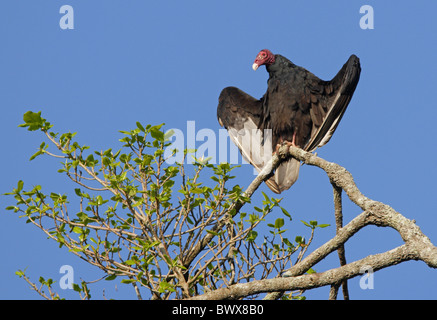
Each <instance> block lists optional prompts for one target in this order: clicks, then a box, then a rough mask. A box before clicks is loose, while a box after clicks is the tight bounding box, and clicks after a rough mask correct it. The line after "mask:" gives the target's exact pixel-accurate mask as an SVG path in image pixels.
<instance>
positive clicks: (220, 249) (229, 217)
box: [6, 111, 437, 299]
mask: <svg viewBox="0 0 437 320" xmlns="http://www.w3.org/2000/svg"><path fill="white" fill-rule="evenodd" d="M23 119H24V122H25V123H24V124H22V125H20V126H21V127H26V128H28V130H29V131H41V132H42V133H44V135H45V137H46V139H47V142H42V143H41V145H40V146H39V150H38V151H37V152H36V153H35V154H34V155H32V157H31V158H30V159H31V160H32V159H34V158H35V157H38V156H40V155H48V156H50V157H55V158H59V159H62V161H63V162H62V167H61V168H60V169H59V170H58V171H59V172H60V173H61V174H64V175H65V176H67V177H68V178H69V179H70V180H71V181H72V182H73V183H74V184H76V185H77V188H75V194H74V195H73V196H75V197H76V198H77V200H76V201H74V200H71V198H72V197H71V195H66V194H59V193H56V192H51V193H44V192H43V190H42V187H41V186H39V185H37V186H35V187H33V188H32V189H31V190H27V191H25V190H24V183H23V181H19V182H18V184H17V187H16V188H14V189H13V191H12V192H10V193H7V195H10V196H13V197H14V198H15V201H16V204H15V205H13V206H9V207H7V208H6V209H8V210H12V211H14V212H16V213H20V214H22V216H23V217H25V218H26V219H27V222H29V223H32V224H34V225H35V226H37V227H38V228H40V229H41V230H42V231H43V232H44V233H45V234H46V235H47V236H48V237H49V238H50V239H52V240H54V241H56V242H58V243H59V245H60V246H61V247H65V248H68V249H69V250H70V251H71V252H72V253H73V254H75V255H77V256H78V257H79V258H81V259H83V260H85V261H86V262H88V263H89V264H91V265H93V266H95V267H97V268H100V269H101V270H102V272H103V273H104V277H103V279H105V280H112V281H115V280H118V281H121V282H122V283H125V284H128V285H131V286H132V287H133V292H135V294H136V297H137V298H138V299H143V298H147V299H240V298H258V297H263V298H265V299H278V298H283V299H290V298H296V299H300V298H304V296H303V295H302V294H303V292H304V291H305V290H309V289H312V288H315V287H320V286H326V285H329V286H331V293H330V298H332V299H334V298H336V296H337V291H338V288H339V286H340V285H341V284H343V294H344V295H345V298H347V297H348V293H347V286H346V284H347V283H346V280H347V279H349V278H352V277H355V276H358V275H361V272H362V267H363V266H367V267H369V268H371V269H373V271H377V270H379V269H382V268H385V267H388V266H391V265H394V264H397V263H400V262H403V261H407V260H412V259H414V260H423V261H424V262H426V263H427V264H428V265H429V266H430V267H433V268H435V267H436V266H437V248H436V247H434V246H433V245H432V244H431V242H430V241H429V239H428V238H427V237H426V236H425V235H423V234H422V232H421V231H420V229H419V228H418V227H417V226H416V225H415V224H414V221H410V220H408V219H406V218H405V217H403V216H402V215H401V214H399V213H397V212H396V211H395V210H393V209H392V208H391V207H389V206H387V205H385V204H382V203H380V202H376V201H373V200H370V199H368V198H366V197H365V196H364V195H362V194H361V192H360V191H359V190H358V188H357V187H356V185H355V183H354V181H353V178H352V176H351V175H350V173H349V172H348V171H346V170H345V169H344V168H342V167H340V166H339V165H337V164H334V163H330V162H327V161H326V160H323V159H321V158H319V157H317V156H316V155H314V154H311V153H307V152H305V151H303V150H301V149H298V148H295V147H288V146H285V145H284V146H282V147H281V148H280V149H279V152H278V154H277V155H275V156H273V158H272V160H271V166H266V168H265V169H264V170H263V171H262V172H261V173H260V174H259V175H258V176H257V177H256V178H255V180H254V181H253V182H252V183H251V184H250V185H249V187H248V188H247V189H246V190H245V191H243V189H242V188H241V187H240V186H239V185H231V186H230V184H232V179H233V178H234V177H233V176H232V175H231V174H232V173H233V170H235V167H236V166H231V165H230V164H227V163H222V164H219V165H212V164H210V163H208V161H207V159H195V161H194V163H193V166H188V167H187V166H186V165H184V162H185V161H181V162H180V163H175V164H172V165H169V164H167V163H166V159H165V158H164V154H165V152H164V151H165V149H166V148H169V147H170V145H171V143H170V142H169V140H168V138H169V137H170V135H171V133H167V134H166V133H164V131H163V130H162V125H157V126H151V125H147V126H143V125H141V124H140V123H138V122H137V124H136V125H137V128H135V129H133V130H131V131H121V133H122V134H123V135H124V137H123V138H122V139H120V142H122V143H123V145H122V148H121V149H119V150H117V151H113V150H112V149H108V150H105V151H94V152H90V151H89V147H88V146H83V145H80V144H79V143H78V142H76V141H74V137H75V133H64V134H59V133H55V132H53V131H52V127H53V126H52V125H51V124H50V123H49V122H48V121H47V120H46V119H44V118H42V117H41V112H38V113H34V112H31V111H29V112H27V113H25V114H24V116H23ZM50 145H51V146H52V147H53V146H55V147H56V151H52V150H51V149H50V150H49V146H50ZM173 152H176V150H174V151H173ZM188 156H190V152H189V151H188V150H185V152H184V160H185V157H188ZM290 156H292V157H294V158H296V159H298V160H300V161H302V162H304V163H305V164H308V165H312V166H317V167H319V168H321V169H322V170H323V171H324V172H325V173H326V174H327V175H328V177H329V179H330V181H331V183H332V185H333V189H334V203H335V208H336V210H335V213H336V217H337V221H336V222H337V235H336V236H335V237H334V238H332V239H331V240H329V241H328V242H326V243H325V244H324V245H322V246H321V247H319V248H317V249H316V250H314V251H313V252H311V253H310V254H308V255H307V256H305V254H306V253H307V250H308V248H309V245H310V244H311V242H312V240H313V238H314V236H315V232H316V230H317V229H318V228H324V227H327V226H328V225H326V224H319V223H318V222H317V221H309V222H303V223H304V224H305V225H306V226H308V227H309V229H308V230H309V237H308V240H305V237H303V236H295V237H293V239H292V238H291V237H290V235H289V232H288V231H287V226H289V224H290V223H291V215H290V214H289V213H288V211H287V210H286V209H285V208H283V207H282V206H281V199H276V198H271V197H269V196H268V195H266V194H264V193H263V194H262V200H261V199H257V198H256V197H254V196H253V195H254V192H255V191H256V189H257V188H258V186H259V185H260V184H261V183H262V182H263V181H264V180H265V179H267V178H268V177H270V175H271V174H272V171H273V170H274V169H275V168H276V167H277V166H278V165H279V163H280V162H281V161H284V160H286V159H287V158H288V157H290ZM342 191H344V192H345V193H346V194H347V196H348V197H349V198H350V199H351V200H352V201H353V202H354V203H355V204H356V205H357V206H359V207H360V208H361V209H362V210H363V213H361V214H360V215H358V216H357V217H356V218H355V219H353V220H352V221H351V222H350V223H348V224H347V225H346V226H344V227H343V226H342V219H341V211H342V207H341V194H342ZM258 198H259V197H258ZM257 201H258V202H260V204H259V205H258V204H257ZM75 205H76V206H77V208H76V209H75V210H74V209H72V208H71V207H74V206H75ZM243 209H244V211H243ZM273 210H280V212H281V214H283V217H281V218H277V219H276V220H275V221H270V219H269V217H268V215H269V214H270V213H271V212H272V211H273ZM370 224H373V225H377V226H384V227H392V228H394V229H395V230H397V231H398V232H399V233H400V235H401V236H402V239H403V240H404V242H405V243H404V245H402V246H400V247H398V248H395V249H393V250H390V251H388V252H385V253H382V254H379V255H374V256H369V257H366V258H364V259H362V260H359V261H355V262H352V263H346V260H345V258H344V249H343V248H342V246H343V245H344V243H345V242H346V241H347V240H348V239H349V238H350V237H352V236H353V235H354V234H355V233H356V232H357V231H358V230H359V229H360V228H363V227H364V226H367V225H370ZM263 225H264V226H267V228H268V229H269V230H268V231H269V232H268V233H265V234H263V233H262V232H261V231H260V230H261V228H260V227H261V226H263ZM335 250H338V252H339V256H340V261H341V266H340V267H339V268H333V269H331V270H328V271H325V272H323V273H316V272H315V271H314V270H313V269H312V267H313V266H314V265H315V264H316V263H317V262H319V261H320V260H322V259H324V258H325V257H326V256H327V255H328V254H330V253H331V252H333V251H335ZM17 275H19V276H20V277H23V278H24V279H25V280H26V281H27V282H29V283H30V284H31V286H32V288H33V289H34V290H36V291H37V292H38V293H39V294H40V295H42V296H43V297H44V298H46V299H59V298H60V296H59V295H58V294H57V293H55V292H54V291H53V288H52V284H53V280H52V279H48V280H45V279H44V278H42V277H40V279H39V282H40V286H39V287H38V286H37V285H36V284H35V283H33V282H32V281H31V280H30V279H29V278H28V277H27V276H26V274H25V272H24V271H21V270H20V271H18V272H17ZM272 276H274V278H272ZM44 288H47V289H44ZM74 289H75V290H76V291H77V292H78V293H79V294H80V297H81V298H83V299H89V298H91V292H90V288H89V284H88V283H87V282H85V281H82V283H81V284H80V285H79V284H74ZM44 290H48V294H47V293H46V292H45V291H44ZM264 293H268V294H267V295H264V296H260V294H264Z"/></svg>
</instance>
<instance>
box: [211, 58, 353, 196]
mask: <svg viewBox="0 0 437 320" xmlns="http://www.w3.org/2000/svg"><path fill="white" fill-rule="evenodd" d="M262 65H265V66H266V70H267V72H268V73H269V79H268V80H267V85H268V87H267V92H266V93H265V94H264V96H263V97H262V98H261V99H259V100H257V99H255V98H253V97H252V96H250V95H249V94H247V93H245V92H243V91H241V90H240V89H238V88H235V87H227V88H225V89H223V90H222V92H221V93H220V96H219V104H218V107H217V118H218V121H219V124H220V125H221V126H224V127H225V128H226V129H227V130H228V133H229V136H230V138H231V139H232V141H233V142H234V143H235V144H236V145H237V146H238V148H239V149H240V152H241V153H242V155H243V157H244V158H245V159H246V160H247V161H248V162H250V163H251V164H252V165H253V166H254V167H255V168H256V169H257V170H258V171H261V170H262V168H263V167H264V165H265V164H266V163H267V160H268V158H266V156H268V155H269V156H270V157H271V155H272V153H273V152H274V149H275V148H276V146H277V145H278V144H282V143H288V144H293V145H295V146H297V147H299V148H302V149H304V150H306V151H309V152H312V151H314V150H315V149H316V148H318V147H321V146H323V145H325V144H326V143H327V142H328V141H329V139H330V138H331V136H332V134H333V133H334V131H335V129H336V128H337V126H338V124H339V122H340V120H341V118H342V117H343V114H344V112H345V111H346V108H347V106H348V104H349V101H350V100H351V98H352V95H353V93H354V91H355V88H356V86H357V84H358V80H359V78H360V72H361V67H360V60H359V59H358V57H357V56H355V55H351V56H350V58H349V59H348V61H347V62H346V63H345V64H344V66H343V67H342V68H341V69H340V71H339V72H338V73H337V75H336V76H335V77H334V78H333V79H332V80H331V81H324V80H321V79H319V78H318V77H316V76H315V75H314V74H312V73H311V72H309V71H308V70H306V69H304V68H302V67H299V66H297V65H295V64H294V63H292V62H291V61H290V60H288V59H287V58H285V57H283V56H281V55H279V54H273V53H272V52H270V51H269V50H267V49H264V50H261V51H260V52H259V53H258V55H257V56H256V59H255V62H254V63H253V66H252V67H253V69H254V70H257V69H258V67H259V66H262ZM264 150H266V151H265V152H264ZM299 168H300V162H299V161H298V160H296V159H293V158H290V159H289V160H287V161H286V162H283V163H282V164H281V165H280V166H279V167H278V168H277V169H276V171H275V173H274V176H272V177H271V178H270V179H268V180H266V183H267V185H268V186H269V188H270V189H271V190H272V191H274V192H275V193H281V192H282V191H284V190H287V189H289V188H290V187H291V186H292V185H293V183H295V182H296V180H297V178H298V175H299Z"/></svg>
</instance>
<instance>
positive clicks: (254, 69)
mask: <svg viewBox="0 0 437 320" xmlns="http://www.w3.org/2000/svg"><path fill="white" fill-rule="evenodd" d="M258 67H259V65H258V64H257V63H256V62H255V63H254V64H253V65H252V69H253V71H256V69H258Z"/></svg>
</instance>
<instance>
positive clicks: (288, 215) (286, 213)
mask: <svg viewBox="0 0 437 320" xmlns="http://www.w3.org/2000/svg"><path fill="white" fill-rule="evenodd" d="M281 210H282V213H283V214H284V215H286V216H287V217H289V218H290V220H291V215H290V214H289V213H288V211H287V210H285V209H284V208H282V207H281Z"/></svg>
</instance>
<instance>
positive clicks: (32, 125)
mask: <svg viewBox="0 0 437 320" xmlns="http://www.w3.org/2000/svg"><path fill="white" fill-rule="evenodd" d="M23 120H24V122H25V123H24V124H21V125H19V127H29V128H28V129H27V130H29V131H36V130H39V129H41V128H42V127H43V125H44V119H43V118H41V111H40V112H38V113H35V112H32V111H27V112H26V113H25V114H24V115H23Z"/></svg>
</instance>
